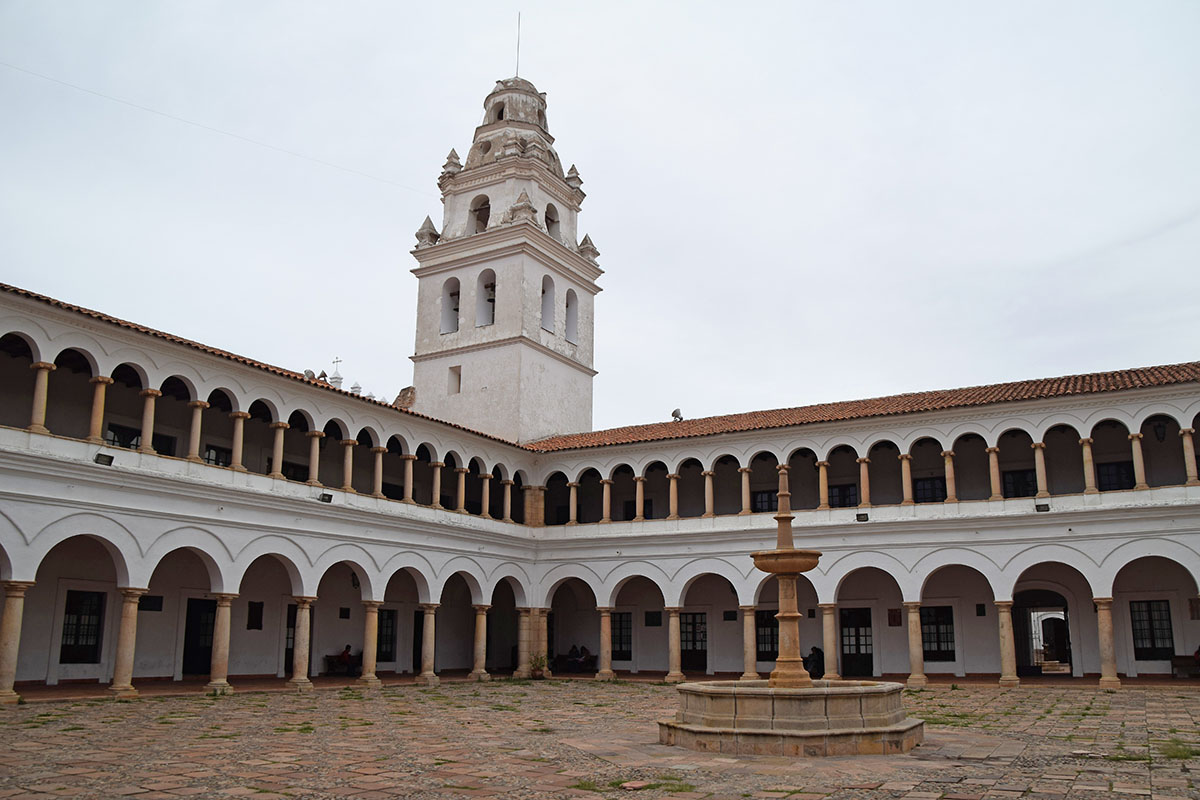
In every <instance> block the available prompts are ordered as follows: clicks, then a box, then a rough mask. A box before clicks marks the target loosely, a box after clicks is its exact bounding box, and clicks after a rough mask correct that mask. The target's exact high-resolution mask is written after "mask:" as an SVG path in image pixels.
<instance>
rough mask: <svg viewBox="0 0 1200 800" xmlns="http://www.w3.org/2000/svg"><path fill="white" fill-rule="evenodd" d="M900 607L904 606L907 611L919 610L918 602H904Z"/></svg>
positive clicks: (919, 604)
mask: <svg viewBox="0 0 1200 800" xmlns="http://www.w3.org/2000/svg"><path fill="white" fill-rule="evenodd" d="M900 605H902V606H904V607H905V608H907V609H908V610H909V611H919V610H920V609H921V601H920V600H905V601H904V602H902V603H901V604H900Z"/></svg>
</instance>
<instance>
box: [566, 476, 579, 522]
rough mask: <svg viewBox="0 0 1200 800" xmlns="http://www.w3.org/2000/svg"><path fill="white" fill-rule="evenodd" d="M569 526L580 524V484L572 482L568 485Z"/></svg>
mask: <svg viewBox="0 0 1200 800" xmlns="http://www.w3.org/2000/svg"><path fill="white" fill-rule="evenodd" d="M567 490H568V495H567V524H568V525H578V524H579V484H578V483H577V482H575V481H571V482H569V483H568V484H567Z"/></svg>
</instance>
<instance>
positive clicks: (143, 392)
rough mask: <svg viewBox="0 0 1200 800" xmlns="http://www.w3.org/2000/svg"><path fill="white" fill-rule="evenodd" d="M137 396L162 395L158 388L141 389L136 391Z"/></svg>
mask: <svg viewBox="0 0 1200 800" xmlns="http://www.w3.org/2000/svg"><path fill="white" fill-rule="evenodd" d="M138 397H162V392H160V391H159V390H158V389H142V390H141V391H140V392H138Z"/></svg>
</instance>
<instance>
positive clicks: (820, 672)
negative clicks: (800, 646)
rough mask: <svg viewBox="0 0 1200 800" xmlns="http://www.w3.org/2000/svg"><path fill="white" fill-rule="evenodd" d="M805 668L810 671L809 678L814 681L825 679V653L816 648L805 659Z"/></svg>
mask: <svg viewBox="0 0 1200 800" xmlns="http://www.w3.org/2000/svg"><path fill="white" fill-rule="evenodd" d="M804 668H805V669H806V670H808V676H809V677H810V678H812V679H813V680H818V679H820V678H823V677H825V651H823V650H822V649H821V648H819V647H814V648H813V649H812V650H811V651H810V652H809V654H808V655H806V656H805V657H804Z"/></svg>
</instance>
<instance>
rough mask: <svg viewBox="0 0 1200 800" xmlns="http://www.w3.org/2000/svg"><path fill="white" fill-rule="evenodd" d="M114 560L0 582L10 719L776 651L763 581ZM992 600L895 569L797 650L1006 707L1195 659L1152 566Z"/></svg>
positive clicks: (1183, 590) (861, 671)
mask: <svg viewBox="0 0 1200 800" xmlns="http://www.w3.org/2000/svg"><path fill="white" fill-rule="evenodd" d="M121 559H122V556H121V554H120V553H119V552H118V551H117V550H116V549H115V548H114V546H113V545H112V544H111V543H110V542H108V541H105V540H104V539H102V538H99V537H96V536H92V535H79V536H74V537H71V538H68V539H65V540H64V541H62V542H60V543H59V544H58V545H56V546H55V547H53V548H52V549H51V550H50V551H49V552H48V553H47V554H46V556H45V557H44V558H43V559H42V561H41V564H40V566H39V567H38V569H37V573H36V578H35V580H32V581H7V582H5V584H4V585H5V602H4V605H3V613H2V616H0V699H7V700H9V701H15V700H16V699H17V697H18V695H17V691H18V690H19V689H20V688H21V686H22V685H30V684H47V685H55V684H62V683H67V682H84V681H86V682H94V683H99V684H109V688H110V691H112V692H113V693H114V694H117V695H119V696H132V695H135V694H136V692H137V690H136V689H135V688H134V682H135V681H145V680H168V681H171V680H173V681H181V680H187V679H197V678H202V677H207V684H206V688H207V690H209V691H216V692H224V691H228V690H229V689H230V687H231V684H232V685H236V683H237V679H238V678H239V677H242V678H244V679H246V680H250V679H251V678H261V677H275V678H281V679H286V680H288V681H289V682H290V683H291V685H292V686H294V687H295V688H297V689H307V688H310V687H311V685H312V684H311V680H310V678H311V677H315V676H318V675H325V674H345V675H354V676H358V680H359V681H360V682H362V683H363V684H367V685H372V684H376V683H378V682H379V680H380V676H387V675H405V674H407V675H412V676H414V677H415V679H416V680H417V681H418V682H422V683H429V684H432V683H436V682H437V681H438V680H439V674H443V673H447V672H467V674H468V675H469V676H470V677H472V678H474V679H478V680H486V679H488V678H489V677H490V676H491V675H492V674H512V675H516V676H518V677H522V676H528V675H529V674H530V672H531V670H535V669H544V670H545V671H546V672H549V673H551V674H562V673H572V674H579V675H587V676H595V677H597V678H600V679H609V678H612V677H614V675H615V674H617V673H622V674H632V675H643V676H644V675H651V676H655V677H664V676H665V679H666V680H667V681H680V680H683V679H684V675H685V674H687V675H714V674H724V675H734V676H740V677H742V678H746V679H753V678H757V677H759V676H760V675H761V674H764V673H766V672H769V671H770V670H771V669H772V668H773V662H774V660H775V655H776V649H777V647H778V628H777V623H776V620H775V617H774V615H775V613H776V611H777V609H778V600H777V594H776V584H775V580H774V578H770V577H768V578H766V579H765V580H762V581H761V582H760V583H758V584H757V586H755V587H753V589H752V591H750V592H749V593H747V590H745V589H744V588H743V589H742V590H741V591H739V590H738V589H737V588H735V582H736V581H737V578H736V577H735V576H725V575H721V574H718V573H716V572H706V573H701V574H698V575H696V576H695V577H693V578H692V579H690V580H689V581H687V583H686V584H685V585H683V586H682V588H679V587H672V586H670V585H666V584H665V583H663V582H661V581H659V580H656V579H655V577H654V576H653V575H648V574H629V575H628V576H627V577H625V578H622V579H620V580H619V581H617V582H615V583H610V584H609V583H606V584H602V583H597V582H595V581H590V580H589V579H588V578H587V577H582V575H583V571H579V572H578V573H577V574H575V575H570V576H566V577H560V578H558V579H557V580H555V581H553V582H551V583H549V584H548V585H547V586H545V587H534V586H531V585H526V584H525V582H523V581H522V580H520V579H519V578H517V577H505V578H501V579H500V580H498V581H496V582H494V583H493V584H488V583H487V582H485V581H484V580H483V576H480V575H474V574H471V572H469V571H459V572H455V573H454V574H452V575H450V577H449V578H447V579H445V580H444V581H441V582H440V584H439V586H438V587H437V588H434V583H433V580H432V579H433V576H431V575H426V574H423V573H422V571H421V570H420V569H418V568H415V567H410V566H405V567H400V568H397V569H395V570H394V571H393V572H392V573H391V574H390V576H388V577H387V581H386V585H385V586H384V587H383V588H382V591H381V592H380V591H378V588H379V587H376V591H372V590H371V586H370V577H369V574H368V573H367V572H365V571H364V570H362V569H361V567H360V566H359V565H358V564H355V563H353V562H350V561H341V562H337V563H334V564H333V565H332V566H329V567H328V568H327V569H326V570H325V572H324V574H323V575H321V577H320V580H319V582H318V583H317V584H316V592H315V594H311V593H304V592H303V590H302V588H301V587H302V586H304V585H305V584H303V583H302V582H301V581H299V580H298V579H297V567H296V566H295V564H294V563H293V562H292V561H291V560H289V559H288V557H286V556H285V555H282V554H276V553H267V554H264V555H261V556H259V557H257V558H256V559H255V560H253V561H252V562H251V563H250V564H249V566H248V567H247V568H246V569H245V571H244V572H243V573H242V575H241V577H240V583H239V584H238V585H237V586H236V587H231V586H230V585H228V584H226V585H223V586H222V585H220V584H219V583H217V581H216V580H215V579H214V577H213V575H214V573H213V565H212V563H211V559H210V558H209V557H208V556H207V555H206V554H205V553H204V552H203V551H202V550H199V549H195V548H190V547H184V548H179V549H176V550H173V551H171V552H169V553H167V554H166V555H164V556H163V557H162V558H161V559H160V560H159V561H158V563H157V565H156V566H155V568H154V569H153V572H152V574H151V576H150V578H149V580H148V582H147V583H146V585H144V586H129V585H125V583H127V581H122V580H121V579H120V577H119V576H121V575H123V574H127V572H126V571H125V570H124V569H123V566H122V562H121ZM567 566H569V565H567ZM647 572H649V570H648V571H647ZM993 580H994V579H993ZM993 580H989V578H988V577H986V576H985V575H984V574H982V573H981V572H979V571H977V570H976V569H974V568H973V567H970V566H967V565H965V564H949V565H946V566H943V567H941V568H939V569H937V570H935V571H933V572H932V573H931V574H930V575H929V576H928V577H927V578H926V579H925V580H924V583H923V585H922V586H921V589H920V594H919V598H912V597H908V598H906V597H905V593H904V592H902V590H901V586H900V584H899V583H898V582H897V580H896V578H895V577H893V575H892V574H890V573H889V572H888V571H887V570H886V569H884V568H882V567H881V566H877V565H863V566H859V567H857V568H855V569H853V570H851V571H849V572H847V573H846V574H845V575H844V576H843V577H842V578H841V579H840V580H839V581H838V582H837V585H836V589H835V590H834V593H833V596H831V597H819V596H818V591H817V590H816V588H814V585H813V584H812V583H810V582H809V581H808V580H806V579H805V578H804V577H803V576H802V577H801V580H800V591H799V607H800V610H801V613H802V614H803V619H802V620H801V623H800V634H801V641H802V650H803V652H804V653H806V654H809V655H810V656H812V657H813V659H812V660H811V661H810V662H809V663H810V665H811V667H810V668H811V669H812V671H813V672H814V673H818V674H820V673H822V672H823V674H824V677H835V676H840V677H846V678H850V677H866V676H885V675H886V676H901V677H902V679H904V680H906V681H907V682H908V684H909V685H910V686H913V687H919V686H922V685H924V684H925V682H926V680H927V678H926V676H935V675H945V676H957V677H962V678H970V677H975V678H982V677H987V678H990V679H998V680H999V681H1000V683H1001V684H1002V685H1008V686H1014V685H1018V684H1019V683H1020V681H1021V679H1022V678H1024V677H1028V676H1036V675H1062V676H1075V677H1077V678H1084V677H1091V676H1097V675H1098V676H1099V678H1100V684H1101V685H1102V686H1111V687H1116V686H1119V681H1120V676H1130V677H1133V676H1144V675H1169V674H1171V672H1172V659H1173V658H1174V659H1178V658H1180V657H1184V656H1187V657H1190V654H1191V653H1193V652H1194V651H1196V650H1197V646H1198V645H1200V601H1198V600H1197V594H1198V593H1197V586H1196V582H1195V580H1194V579H1193V577H1192V574H1191V573H1190V572H1189V570H1188V569H1185V568H1184V567H1183V566H1182V565H1181V564H1180V563H1178V562H1176V561H1173V560H1171V559H1168V558H1165V557H1162V556H1148V557H1141V558H1135V559H1133V560H1131V561H1129V562H1128V563H1127V564H1125V565H1124V566H1123V567H1122V568H1121V569H1120V570H1119V571H1118V572H1117V573H1116V577H1115V580H1114V581H1113V583H1112V589H1111V592H1110V593H1109V592H1106V593H1105V596H1097V594H1096V593H1095V592H1094V591H1093V588H1092V583H1090V582H1089V579H1088V578H1087V577H1085V575H1084V574H1083V573H1082V572H1081V571H1080V570H1079V569H1077V568H1076V567H1075V566H1072V565H1070V564H1067V563H1064V562H1059V561H1042V562H1038V563H1034V564H1031V565H1029V566H1027V567H1025V568H1024V569H1023V570H1022V571H1021V572H1020V574H1019V575H1018V576H1017V577H1016V579H1015V582H1014V583H1013V584H1012V585H1011V587H1010V586H1003V587H994V586H993V585H992V583H993ZM309 585H311V584H309ZM485 585H490V586H492V587H493V588H491V589H490V591H489V593H488V594H487V595H486V596H485V594H484V589H483V587H484V586H485ZM213 586H218V587H219V588H222V589H225V590H226V591H214V590H213ZM231 588H236V591H229V589H231ZM310 592H311V590H310ZM997 598H1002V599H997ZM747 601H749V602H747ZM14 687H16V688H14Z"/></svg>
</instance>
